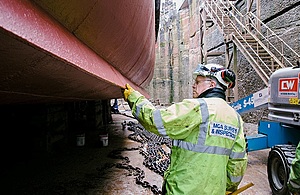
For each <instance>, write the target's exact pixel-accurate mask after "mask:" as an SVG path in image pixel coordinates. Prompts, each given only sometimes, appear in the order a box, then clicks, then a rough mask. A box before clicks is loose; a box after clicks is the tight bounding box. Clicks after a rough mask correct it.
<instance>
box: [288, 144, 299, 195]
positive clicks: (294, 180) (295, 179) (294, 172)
mask: <svg viewBox="0 0 300 195" xmlns="http://www.w3.org/2000/svg"><path fill="white" fill-rule="evenodd" d="M288 188H289V190H290V192H291V193H292V194H300V142H299V143H298V146H297V148H296V154H295V159H294V160H293V161H292V165H291V167H290V175H289V181H288Z"/></svg>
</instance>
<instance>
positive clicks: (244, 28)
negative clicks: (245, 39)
mask: <svg viewBox="0 0 300 195" xmlns="http://www.w3.org/2000/svg"><path fill="white" fill-rule="evenodd" d="M226 1H227V3H229V4H231V7H232V9H233V10H234V13H236V14H238V15H239V17H241V18H242V19H244V20H242V21H243V22H244V23H245V24H244V23H243V22H241V20H239V19H238V18H237V17H235V14H232V12H231V15H232V16H233V17H234V18H235V20H236V22H237V23H238V24H239V25H241V26H242V27H243V30H244V31H246V32H247V33H248V34H249V35H251V36H252V38H253V39H254V40H255V41H257V42H258V43H259V45H260V46H261V47H263V48H264V50H266V52H267V53H268V54H269V55H270V56H271V57H272V59H273V60H275V61H276V62H277V64H278V65H279V66H280V67H282V68H283V67H284V65H283V64H282V63H281V61H280V60H278V58H277V57H276V55H274V54H273V53H272V52H271V51H270V49H269V48H268V47H267V46H265V44H263V42H262V41H261V40H260V39H259V38H258V37H257V36H255V35H254V34H253V33H252V32H251V31H250V30H249V28H247V27H246V26H247V25H248V24H247V22H246V21H245V20H247V17H245V15H243V14H242V13H241V12H239V10H238V9H236V7H235V6H234V5H233V4H232V2H230V1H228V0H226ZM223 5H224V4H223ZM224 6H225V5H224ZM255 29H256V30H257V28H256V27H255ZM257 32H259V31H258V30H257ZM261 36H262V37H264V36H263V35H262V34H261ZM259 58H260V57H259ZM263 64H264V66H265V67H267V66H266V64H265V63H263Z"/></svg>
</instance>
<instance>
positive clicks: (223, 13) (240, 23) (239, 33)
mask: <svg viewBox="0 0 300 195" xmlns="http://www.w3.org/2000/svg"><path fill="white" fill-rule="evenodd" d="M210 2H211V5H209V4H208V6H209V7H210V9H211V10H212V11H213V13H214V14H215V15H216V16H215V17H216V18H217V19H218V20H219V21H220V22H221V23H222V29H224V26H226V25H225V23H224V20H221V19H220V18H219V17H218V16H217V13H216V10H213V8H212V3H213V2H212V1H210ZM221 3H222V4H223V2H221ZM214 5H215V6H216V8H217V9H218V10H219V11H220V12H221V13H222V15H223V16H224V15H227V14H226V13H225V12H224V11H223V9H221V8H220V7H219V5H217V4H214ZM223 6H225V5H224V4H223ZM237 13H238V14H239V15H240V16H242V14H240V12H237ZM232 16H233V17H234V19H235V20H236V22H237V23H238V24H239V25H240V26H242V27H243V29H245V30H247V28H246V26H245V25H244V24H243V23H242V22H240V20H239V19H237V18H236V16H235V15H234V14H232ZM228 18H229V17H228ZM229 20H230V21H231V23H229V25H231V26H232V27H233V28H234V29H235V31H236V33H238V35H239V36H240V37H241V38H242V39H243V41H244V42H245V43H246V44H247V46H248V47H249V48H250V49H251V50H252V52H253V53H254V54H255V55H256V57H257V60H259V61H260V62H261V63H262V65H263V66H264V67H265V68H266V69H268V71H270V72H271V70H270V68H269V67H268V66H267V64H266V63H265V62H264V60H263V59H262V58H261V57H260V56H259V55H258V53H257V52H256V51H255V50H254V49H253V48H252V47H251V45H249V43H248V42H247V40H246V39H245V38H244V37H243V36H242V32H241V31H240V29H238V28H237V27H236V25H233V24H234V22H233V21H232V20H231V19H230V18H229ZM249 34H251V36H254V35H253V34H252V33H251V32H249ZM258 41H259V40H258ZM243 49H244V50H245V51H246V48H243ZM249 56H250V58H251V60H252V61H253V62H257V60H255V59H254V58H253V57H252V56H251V55H249ZM258 68H259V69H260V71H261V72H262V73H263V74H264V76H265V77H266V78H269V76H268V75H267V74H266V73H265V72H264V71H263V69H262V68H261V67H260V66H258Z"/></svg>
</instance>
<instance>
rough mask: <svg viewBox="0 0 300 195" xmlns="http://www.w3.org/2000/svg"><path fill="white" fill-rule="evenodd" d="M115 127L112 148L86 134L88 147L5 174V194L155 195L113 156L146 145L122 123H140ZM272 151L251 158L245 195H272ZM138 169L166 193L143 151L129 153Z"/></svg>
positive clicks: (27, 163)
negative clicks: (131, 136) (269, 162)
mask: <svg viewBox="0 0 300 195" xmlns="http://www.w3.org/2000/svg"><path fill="white" fill-rule="evenodd" d="M112 117H113V123H112V124H110V126H109V127H107V128H108V132H109V133H108V146H106V147H104V146H101V144H100V143H101V142H100V141H99V140H98V133H96V132H94V133H90V134H86V144H85V145H84V146H74V147H70V148H67V149H64V150H62V151H61V152H60V153H59V154H55V155H45V156H43V157H39V158H36V159H31V160H28V161H25V162H24V161H22V162H20V163H19V164H17V166H14V167H12V168H9V169H3V170H2V172H1V173H2V174H1V175H2V176H1V181H0V183H1V189H2V190H1V191H2V193H1V194H18V195H19V194H66V195H73V194H74V195H79V194H83V195H84V194H88V195H89V194H91V195H100V194H103V195H106V194H107V195H108V194H109V195H110V194H113V195H119V194H120V195H121V194H122V195H131V194H134V195H136V194H144V195H148V194H149V195H152V194H153V192H152V191H151V189H149V188H145V187H143V186H141V185H137V184H136V175H134V174H135V173H134V171H132V170H131V171H130V170H127V169H122V168H118V167H116V166H114V164H116V163H122V162H123V160H122V159H114V158H111V157H109V154H110V152H111V151H113V150H116V149H119V148H125V147H126V148H137V147H140V146H141V143H139V142H136V141H133V140H131V139H128V135H129V134H131V133H132V132H131V131H129V130H126V129H125V130H123V129H122V125H121V123H122V122H124V121H135V120H134V119H132V118H130V117H127V116H124V115H120V114H113V116H112ZM268 152H269V149H266V150H261V151H254V152H250V153H249V164H248V168H247V171H246V175H245V176H244V178H243V181H242V183H241V185H240V187H241V186H244V185H246V184H248V183H250V182H252V183H254V186H253V187H251V188H249V189H247V190H246V191H244V192H242V193H241V194H243V195H246V194H247V195H249V194H250V195H251V194H261V195H269V194H271V190H270V187H269V184H268V179H267V167H266V163H267V157H268ZM121 154H122V156H127V157H128V158H129V161H130V162H129V163H128V164H130V165H132V167H139V168H140V169H141V170H143V171H144V172H145V178H144V181H148V182H149V184H150V185H156V186H157V187H158V188H159V189H161V185H162V181H163V178H162V176H160V175H158V174H157V173H154V172H153V171H150V170H149V169H148V168H146V167H145V166H144V165H143V159H144V157H143V156H142V155H141V154H140V153H139V150H126V151H123V152H122V153H121Z"/></svg>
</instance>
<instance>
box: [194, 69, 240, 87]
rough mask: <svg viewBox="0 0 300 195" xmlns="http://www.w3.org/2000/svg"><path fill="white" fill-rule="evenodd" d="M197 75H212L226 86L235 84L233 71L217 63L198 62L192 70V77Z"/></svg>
mask: <svg viewBox="0 0 300 195" xmlns="http://www.w3.org/2000/svg"><path fill="white" fill-rule="evenodd" d="M197 76H203V77H210V78H211V77H214V78H216V79H217V81H218V82H219V83H220V84H221V85H222V86H223V87H226V88H233V87H234V86H235V74H234V72H233V71H232V70H229V69H226V68H225V67H223V66H221V65H219V64H205V65H204V64H199V65H198V67H197V68H196V70H195V71H194V72H193V79H196V78H197Z"/></svg>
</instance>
